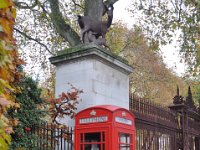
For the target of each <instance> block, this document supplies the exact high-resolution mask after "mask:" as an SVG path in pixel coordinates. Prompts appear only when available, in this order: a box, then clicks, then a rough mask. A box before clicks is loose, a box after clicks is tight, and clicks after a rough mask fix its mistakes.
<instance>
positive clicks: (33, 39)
mask: <svg viewBox="0 0 200 150" xmlns="http://www.w3.org/2000/svg"><path fill="white" fill-rule="evenodd" d="M14 30H15V31H17V32H18V33H20V34H21V35H23V36H25V37H26V38H28V39H29V40H32V41H35V42H37V43H38V44H40V45H41V46H43V47H44V48H45V49H46V50H47V51H48V52H49V53H50V54H52V55H55V54H54V53H52V52H51V51H50V49H49V48H48V47H47V46H46V45H45V44H44V43H41V42H40V41H39V40H38V39H35V38H32V37H31V36H29V35H27V34H26V33H24V32H22V31H20V30H18V29H16V28H14Z"/></svg>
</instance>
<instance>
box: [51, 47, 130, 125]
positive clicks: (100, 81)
mask: <svg viewBox="0 0 200 150" xmlns="http://www.w3.org/2000/svg"><path fill="white" fill-rule="evenodd" d="M50 61H51V63H52V64H54V65H55V66H56V89H55V94H56V97H57V96H58V95H59V94H61V93H62V92H66V91H67V90H68V89H69V85H68V83H71V84H72V85H73V86H75V87H76V88H78V89H82V90H83V92H84V93H83V94H81V95H80V96H81V99H82V101H81V102H80V103H79V104H78V111H80V110H82V109H84V108H87V107H90V106H94V105H105V104H110V105H116V106H120V107H124V108H126V109H129V76H128V75H129V74H130V73H131V72H132V70H133V69H132V67H130V66H129V65H127V63H126V61H124V60H123V59H121V58H120V57H118V56H115V55H113V54H112V53H110V52H109V51H108V50H105V49H102V48H99V47H97V46H96V45H93V44H90V45H79V46H77V47H74V48H70V49H66V50H64V51H60V52H58V55H57V56H55V57H52V58H50ZM68 125H73V122H68Z"/></svg>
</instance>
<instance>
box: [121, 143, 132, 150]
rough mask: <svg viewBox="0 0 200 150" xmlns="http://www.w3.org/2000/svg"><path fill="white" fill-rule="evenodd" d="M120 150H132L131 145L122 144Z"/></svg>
mask: <svg viewBox="0 0 200 150" xmlns="http://www.w3.org/2000/svg"><path fill="white" fill-rule="evenodd" d="M120 150H130V145H125V144H120Z"/></svg>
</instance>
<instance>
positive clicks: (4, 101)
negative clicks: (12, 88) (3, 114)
mask: <svg viewBox="0 0 200 150" xmlns="http://www.w3.org/2000/svg"><path fill="white" fill-rule="evenodd" d="M10 104H11V102H10V101H8V100H7V99H5V98H4V97H2V96H0V105H1V106H3V107H6V106H8V105H10Z"/></svg>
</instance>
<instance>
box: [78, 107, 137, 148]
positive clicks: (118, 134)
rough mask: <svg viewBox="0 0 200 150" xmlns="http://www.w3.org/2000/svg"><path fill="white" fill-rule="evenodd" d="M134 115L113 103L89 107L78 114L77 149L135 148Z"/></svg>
mask: <svg viewBox="0 0 200 150" xmlns="http://www.w3.org/2000/svg"><path fill="white" fill-rule="evenodd" d="M135 136H136V133H135V125H134V116H133V114H132V113H130V112H129V111H128V110H126V109H124V108H120V107H117V106H112V105H100V106H94V107H90V108H87V109H85V110H82V111H80V112H79V113H78V114H77V115H76V122H75V150H135V149H136V142H135V141H136V137H135Z"/></svg>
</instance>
